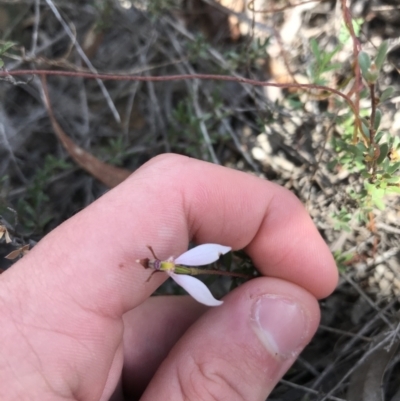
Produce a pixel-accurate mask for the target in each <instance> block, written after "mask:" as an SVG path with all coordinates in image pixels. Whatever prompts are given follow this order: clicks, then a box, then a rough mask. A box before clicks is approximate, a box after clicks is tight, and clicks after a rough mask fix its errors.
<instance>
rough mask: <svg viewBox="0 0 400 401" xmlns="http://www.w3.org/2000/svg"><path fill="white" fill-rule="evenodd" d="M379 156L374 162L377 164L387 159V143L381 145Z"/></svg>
mask: <svg viewBox="0 0 400 401" xmlns="http://www.w3.org/2000/svg"><path fill="white" fill-rule="evenodd" d="M379 149H380V154H379V157H378V160H377V161H376V162H377V163H378V165H379V164H381V163H382V162H383V161H384V160H385V158H386V157H387V154H388V152H389V145H388V144H387V143H383V144H382V145H381V146H380V147H379Z"/></svg>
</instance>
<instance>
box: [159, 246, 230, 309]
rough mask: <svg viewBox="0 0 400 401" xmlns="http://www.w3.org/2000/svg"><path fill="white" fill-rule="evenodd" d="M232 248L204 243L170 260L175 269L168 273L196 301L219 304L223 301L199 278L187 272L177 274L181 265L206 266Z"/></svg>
mask: <svg viewBox="0 0 400 401" xmlns="http://www.w3.org/2000/svg"><path fill="white" fill-rule="evenodd" d="M230 250H231V248H230V247H229V246H223V245H218V244H203V245H199V246H197V247H195V248H193V249H190V250H188V251H186V252H185V253H183V254H182V255H180V256H178V257H177V258H175V259H173V258H170V261H171V262H173V263H174V265H175V268H174V270H169V271H167V274H168V275H169V276H170V277H171V278H172V279H173V280H174V281H175V282H176V283H177V284H179V285H180V286H181V287H182V288H184V289H185V290H186V291H187V292H188V293H189V294H190V295H191V296H192V297H193V298H194V299H195V300H196V301H198V302H200V303H202V304H204V305H207V306H219V305H222V303H223V301H218V300H217V299H215V298H214V297H213V295H212V294H211V292H210V290H209V289H208V288H207V286H206V285H205V284H204V283H203V282H202V281H200V280H199V279H197V278H195V277H193V276H189V275H186V274H177V273H175V271H176V270H179V266H178V267H177V266H176V265H186V266H204V265H208V264H210V263H213V262H215V261H217V260H218V259H219V258H220V256H221V255H225V254H226V253H228V252H229V251H230Z"/></svg>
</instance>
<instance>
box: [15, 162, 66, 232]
mask: <svg viewBox="0 0 400 401" xmlns="http://www.w3.org/2000/svg"><path fill="white" fill-rule="evenodd" d="M69 168H71V164H70V163H68V162H66V161H65V160H61V159H59V158H56V157H54V156H51V155H47V156H46V158H45V162H44V165H43V167H42V168H40V169H38V170H37V172H36V174H35V176H34V178H33V180H32V182H31V184H30V185H28V187H27V191H26V195H25V197H24V198H21V199H20V200H19V202H18V207H17V212H18V217H19V221H20V223H21V224H22V225H23V226H24V227H26V228H27V229H29V230H32V231H39V232H42V231H43V229H44V227H45V226H46V225H47V224H48V223H49V222H50V221H51V220H52V219H53V217H54V211H53V210H52V208H51V204H50V199H49V196H48V195H47V194H46V187H47V185H48V183H49V179H50V178H51V177H52V176H53V174H55V173H56V172H59V171H64V170H67V169H69Z"/></svg>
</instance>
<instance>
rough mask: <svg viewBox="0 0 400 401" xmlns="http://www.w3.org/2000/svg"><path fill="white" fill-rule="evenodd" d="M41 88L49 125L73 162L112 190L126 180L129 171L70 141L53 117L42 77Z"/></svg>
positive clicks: (43, 77) (44, 79)
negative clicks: (98, 157) (97, 156)
mask: <svg viewBox="0 0 400 401" xmlns="http://www.w3.org/2000/svg"><path fill="white" fill-rule="evenodd" d="M42 86H43V97H44V104H45V107H46V109H47V113H48V114H49V117H50V121H51V125H52V126H53V129H54V131H55V133H56V135H57V137H58V139H59V140H60V141H61V143H62V144H63V145H64V147H65V149H66V150H67V152H68V153H69V155H70V156H71V157H72V158H73V159H74V160H75V162H76V163H77V164H78V165H79V166H81V167H82V168H83V169H84V170H86V171H87V172H88V173H89V174H90V175H92V176H93V177H95V178H97V179H98V180H99V181H100V182H102V183H103V184H104V185H105V186H106V187H108V188H114V187H115V186H117V185H118V184H120V183H121V182H122V181H124V180H125V179H126V178H128V177H129V176H130V175H131V173H132V172H131V171H129V170H126V169H123V168H119V167H115V166H112V165H111V164H107V163H104V162H102V161H101V160H99V159H97V158H96V157H94V156H93V155H92V154H90V153H89V152H87V151H86V150H84V149H83V148H81V147H80V146H78V145H76V144H75V143H74V142H73V141H72V139H71V138H70V137H69V136H68V135H67V134H66V133H65V132H64V131H63V129H62V128H61V126H60V125H59V124H58V122H57V120H56V118H55V117H54V113H53V109H52V107H51V103H50V98H49V92H48V88H47V82H46V77H45V76H44V75H43V76H42Z"/></svg>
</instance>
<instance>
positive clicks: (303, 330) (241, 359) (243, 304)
mask: <svg viewBox="0 0 400 401" xmlns="http://www.w3.org/2000/svg"><path fill="white" fill-rule="evenodd" d="M224 301H225V302H224V304H223V305H222V306H220V307H218V308H214V309H211V310H209V311H208V312H207V313H206V314H204V315H203V316H202V318H200V319H199V320H198V321H197V322H196V323H195V324H194V325H193V326H192V327H191V328H190V329H189V331H188V332H187V333H186V334H185V335H184V337H182V339H181V340H180V341H179V342H178V343H177V345H176V346H175V347H174V348H173V350H172V351H171V352H170V354H169V355H168V357H167V358H166V359H165V360H164V362H163V364H162V365H161V367H160V368H159V370H158V371H157V373H156V375H155V376H154V378H153V380H152V382H151V383H150V384H149V387H148V388H147V390H146V392H145V393H144V395H143V397H142V399H141V401H148V400H157V399H163V400H174V401H179V400H195V399H198V400H203V401H207V400H210V401H211V400H212V401H215V400H231V401H239V400H246V401H258V400H259V401H263V400H265V398H266V397H267V396H268V395H269V393H270V392H271V391H272V389H273V388H274V386H275V385H276V384H277V382H278V381H279V380H280V379H281V377H282V376H283V375H284V373H285V372H286V371H287V370H288V369H289V367H290V366H291V365H292V364H293V362H294V361H295V359H296V357H297V356H298V354H299V353H300V352H301V351H302V349H303V348H304V347H305V346H306V344H307V343H308V342H309V341H310V340H311V338H312V336H313V334H314V333H315V331H316V329H317V327H318V323H319V317H320V314H319V307H318V303H317V301H316V299H315V298H314V297H313V296H312V295H311V294H309V293H308V292H307V291H305V290H304V289H302V288H300V287H298V286H296V285H294V284H292V283H289V282H286V281H283V280H280V279H273V278H264V277H263V278H258V279H254V280H251V281H250V282H248V283H246V284H245V285H243V286H241V287H239V288H238V289H237V290H235V291H234V292H232V293H231V294H229V295H228V296H227V297H226V298H225V299H224Z"/></svg>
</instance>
